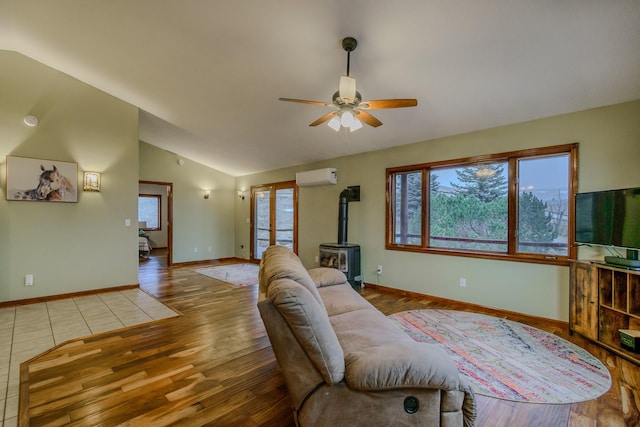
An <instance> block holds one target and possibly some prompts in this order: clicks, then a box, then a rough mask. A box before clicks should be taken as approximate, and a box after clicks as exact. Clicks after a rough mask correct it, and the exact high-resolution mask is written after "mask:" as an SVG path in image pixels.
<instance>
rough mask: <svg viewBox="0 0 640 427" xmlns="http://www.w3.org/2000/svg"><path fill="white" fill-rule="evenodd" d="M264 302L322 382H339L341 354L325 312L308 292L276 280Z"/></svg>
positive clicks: (296, 285) (283, 367) (342, 356)
mask: <svg viewBox="0 0 640 427" xmlns="http://www.w3.org/2000/svg"><path fill="white" fill-rule="evenodd" d="M267 298H268V299H270V300H271V302H273V304H274V305H275V306H276V308H277V309H278V311H279V312H280V314H281V315H282V317H283V318H284V319H285V321H286V322H287V324H288V325H289V328H290V329H291V331H292V332H293V334H294V335H295V336H296V339H297V340H298V342H299V343H300V345H301V346H302V347H303V348H304V350H305V352H306V353H307V356H308V357H309V359H311V361H312V362H313V364H314V365H315V367H316V368H317V369H318V371H319V372H320V373H321V374H322V376H323V378H324V380H325V381H326V382H327V383H329V384H336V383H338V382H340V381H342V380H343V378H344V366H345V365H344V363H345V362H344V352H343V351H342V347H341V346H340V343H339V342H338V338H337V337H336V333H335V331H334V330H333V328H332V327H331V323H330V322H329V317H328V316H327V312H326V311H325V309H324V307H321V306H320V304H318V302H317V301H316V300H315V298H314V297H313V296H312V295H311V293H310V292H309V290H308V289H307V288H306V287H304V286H301V285H300V284H299V283H298V282H294V281H293V280H290V279H278V280H274V281H272V282H271V284H270V285H269V289H268V290H267ZM281 368H282V369H287V367H286V366H281Z"/></svg>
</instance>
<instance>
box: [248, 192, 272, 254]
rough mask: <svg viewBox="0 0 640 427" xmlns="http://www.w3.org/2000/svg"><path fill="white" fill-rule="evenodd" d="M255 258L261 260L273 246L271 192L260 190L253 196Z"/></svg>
mask: <svg viewBox="0 0 640 427" xmlns="http://www.w3.org/2000/svg"><path fill="white" fill-rule="evenodd" d="M252 200H253V201H254V209H253V213H252V215H253V221H252V223H253V224H254V227H253V230H254V231H253V236H254V237H253V247H252V251H251V253H252V254H253V258H255V259H261V258H262V252H264V250H265V249H267V248H268V247H269V245H270V244H271V190H269V189H266V190H258V191H255V192H254V193H253V194H252Z"/></svg>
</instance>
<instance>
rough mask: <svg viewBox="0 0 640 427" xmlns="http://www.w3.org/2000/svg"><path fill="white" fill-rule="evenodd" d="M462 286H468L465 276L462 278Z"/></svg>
mask: <svg viewBox="0 0 640 427" xmlns="http://www.w3.org/2000/svg"><path fill="white" fill-rule="evenodd" d="M460 287H461V288H466V287H467V279H465V278H464V277H461V278H460Z"/></svg>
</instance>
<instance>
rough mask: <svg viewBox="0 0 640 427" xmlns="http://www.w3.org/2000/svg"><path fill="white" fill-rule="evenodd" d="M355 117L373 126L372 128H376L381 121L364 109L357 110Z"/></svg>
mask: <svg viewBox="0 0 640 427" xmlns="http://www.w3.org/2000/svg"><path fill="white" fill-rule="evenodd" d="M356 117H357V118H358V119H360V120H361V121H363V122H365V123H366V124H368V125H369V126H373V127H374V128H377V127H378V126H380V125H382V122H381V121H380V120H378V119H376V118H375V117H373V116H372V115H371V114H369V113H367V112H366V111H362V110H358V115H357V116H356Z"/></svg>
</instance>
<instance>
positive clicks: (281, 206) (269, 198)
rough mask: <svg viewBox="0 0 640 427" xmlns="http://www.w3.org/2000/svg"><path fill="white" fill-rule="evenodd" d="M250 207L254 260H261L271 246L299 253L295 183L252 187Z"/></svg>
mask: <svg viewBox="0 0 640 427" xmlns="http://www.w3.org/2000/svg"><path fill="white" fill-rule="evenodd" d="M251 205H252V208H251V236H252V238H251V259H252V260H254V261H257V260H260V259H261V258H262V253H263V252H264V251H265V250H266V249H267V248H268V247H269V246H270V245H282V246H286V247H288V248H289V249H291V250H292V251H294V252H297V250H298V245H297V241H296V240H297V230H298V224H297V214H296V209H297V191H296V185H295V181H290V182H282V183H277V184H270V185H264V186H259V187H253V188H252V189H251Z"/></svg>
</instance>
